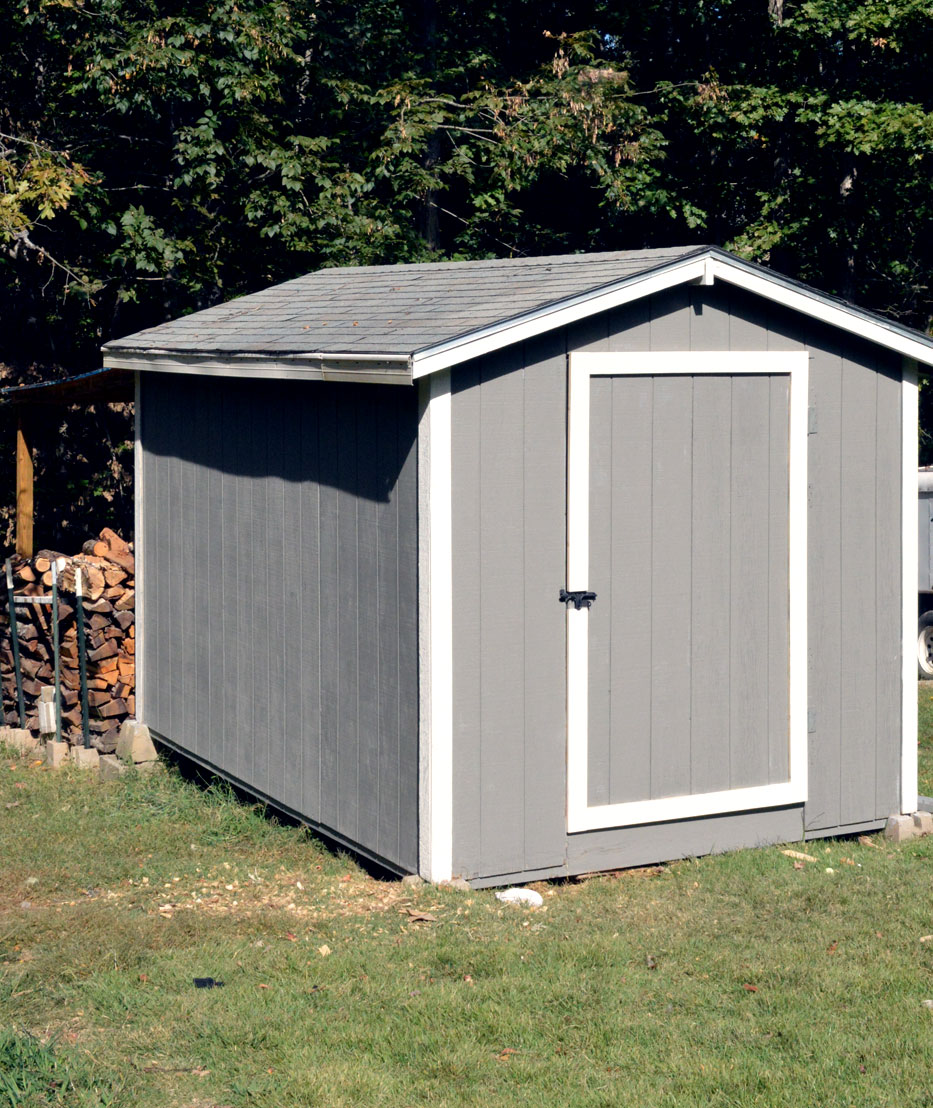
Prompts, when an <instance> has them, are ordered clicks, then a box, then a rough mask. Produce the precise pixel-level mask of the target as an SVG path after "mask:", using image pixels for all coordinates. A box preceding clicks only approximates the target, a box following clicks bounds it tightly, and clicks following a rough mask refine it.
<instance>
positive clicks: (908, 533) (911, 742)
mask: <svg viewBox="0 0 933 1108" xmlns="http://www.w3.org/2000/svg"><path fill="white" fill-rule="evenodd" d="M918 401H919V390H918V381H917V363H916V362H915V361H913V360H912V359H910V358H905V359H904V369H903V377H902V384H901V465H902V476H901V573H902V578H901V602H902V615H901V626H902V647H901V661H902V663H903V666H902V673H901V694H902V699H901V772H900V778H901V811H902V812H913V811H915V810H916V808H917V791H918V784H917V776H918V773H917V556H918V541H919V534H918V519H917V464H918V457H917V422H918Z"/></svg>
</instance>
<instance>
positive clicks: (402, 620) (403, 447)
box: [386, 386, 418, 871]
mask: <svg viewBox="0 0 933 1108" xmlns="http://www.w3.org/2000/svg"><path fill="white" fill-rule="evenodd" d="M388 387H389V388H391V387H392V386H388ZM412 393H414V390H412ZM396 413H397V414H396V417H395V418H396V425H397V437H398V454H397V458H398V470H397V471H396V472H397V477H396V479H395V486H394V495H395V497H396V502H397V513H396V516H395V518H396V521H397V522H396V535H397V544H398V611H397V613H396V616H395V620H396V623H397V625H398V640H399V646H398V655H399V667H398V672H399V695H398V733H399V763H398V770H397V774H398V801H397V804H398V811H399V815H398V828H399V846H398V854H397V856H395V860H396V861H397V862H398V864H399V865H401V866H404V867H405V868H406V869H408V870H411V871H416V870H417V869H418V646H417V644H418V525H417V520H418V450H417V429H418V408H417V397H416V396H415V395H412V396H411V397H410V398H409V397H406V396H405V395H404V394H402V395H400V396H398V397H397V398H396ZM386 857H389V855H388V854H387V855H386Z"/></svg>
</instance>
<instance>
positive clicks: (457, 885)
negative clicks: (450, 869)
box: [441, 877, 472, 893]
mask: <svg viewBox="0 0 933 1108" xmlns="http://www.w3.org/2000/svg"><path fill="white" fill-rule="evenodd" d="M441 888H442V889H459V890H460V892H462V893H468V892H471V891H472V890H471V887H470V882H469V881H467V880H465V879H464V878H463V877H451V879H450V880H449V881H442V882H441Z"/></svg>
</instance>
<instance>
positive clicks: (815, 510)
mask: <svg viewBox="0 0 933 1108" xmlns="http://www.w3.org/2000/svg"><path fill="white" fill-rule="evenodd" d="M568 349H573V350H586V349H589V350H652V349H654V350H690V349H693V350H710V349H714V350H715V349H723V350H730V349H731V350H800V349H807V350H808V351H809V353H810V404H811V405H812V406H813V408H814V420H815V422H814V425H813V433H812V434H811V435H810V437H809V486H810V488H809V497H810V503H809V521H808V527H809V593H808V595H809V640H810V642H809V687H810V702H809V707H810V718H811V721H812V723H811V726H812V731H811V734H810V735H809V742H810V786H809V793H810V795H809V801H808V803H807V805H806V808H805V820H806V830H807V833H811V834H822V833H823V832H824V831H826V830H830V829H833V828H840V829H844V828H852V827H864V826H868V825H873V824H877V823H878V822H880V821H882V820H883V819H884V818H885V816H887V815H888V814H889V813H890V812H892V811H894V810H895V809H897V808H898V806H899V797H898V780H899V777H898V775H899V764H900V657H901V642H900V629H899V621H900V603H901V602H900V562H899V549H898V546H899V536H900V526H901V525H900V461H899V458H900V390H901V386H900V381H901V368H900V359H899V358H898V357H897V356H895V355H892V354H890V353H888V352H885V351H882V350H878V349H876V348H874V347H870V346H869V345H868V344H865V343H862V342H859V341H858V340H855V339H848V338H846V337H845V336H843V335H841V334H839V333H838V332H835V331H833V330H831V329H830V328H827V327H824V326H823V325H821V324H818V323H816V322H813V321H809V320H806V319H804V318H802V317H799V316H797V315H796V314H794V313H791V312H788V311H786V310H784V309H782V308H780V307H779V306H777V305H771V304H768V303H766V302H764V301H760V300H757V299H756V298H754V297H752V296H750V295H748V294H746V293H743V292H741V291H740V290H735V289H730V288H729V286H727V285H725V284H723V283H721V282H720V283H717V285H715V286H713V287H712V288H701V287H697V286H691V287H689V288H686V287H684V288H679V289H675V290H672V291H671V292H668V293H664V294H660V295H658V296H656V297H653V298H651V299H650V300H646V301H641V302H639V303H637V304H634V305H631V306H628V307H625V308H622V309H619V310H617V311H614V312H610V313H606V314H605V315H602V316H599V317H594V318H592V319H589V320H585V321H583V322H581V323H579V324H576V325H574V326H573V327H571V328H568V329H566V330H564V331H562V332H557V333H555V334H553V335H551V336H549V337H547V338H546V339H542V340H539V341H538V343H536V344H525V345H524V346H516V347H515V348H511V349H509V350H506V351H503V352H501V353H500V354H499V355H498V356H497V358H496V359H495V360H493V359H491V358H490V359H484V360H481V361H478V362H475V363H471V364H469V365H466V366H463V367H460V368H455V369H454V370H453V383H454V397H453V483H454V494H453V495H454V508H455V511H454V524H453V526H454V728H455V731H454V741H455V749H454V766H455V777H454V781H455V798H454V868H455V871H459V872H462V873H464V874H465V875H468V876H480V875H482V876H484V877H491V876H494V875H496V874H509V875H511V876H513V877H515V878H516V879H518V878H519V877H521V875H522V874H523V873H527V874H532V873H544V872H548V873H557V872H580V871H583V870H586V869H590V868H596V867H597V866H611V865H624V864H636V862H635V861H633V859H637V860H638V861H642V862H644V861H647V860H650V859H651V858H652V856H654V858H655V859H660V858H663V857H675V856H677V855H679V854H684V853H690V852H697V851H700V850H703V849H706V848H707V846H709V845H710V843H707V842H706V839H707V838H708V837H710V836H707V835H706V832H705V831H704V832H702V833H699V832H698V830H697V828H701V827H704V826H707V825H706V821H692V822H691V823H687V824H677V823H675V824H669V825H665V829H663V830H661V829H659V828H651V827H649V828H643V829H631V828H629V829H609V830H606V831H599V832H588V833H586V834H585V835H573V836H568V835H567V834H566V823H565V796H566V792H565V790H566V737H565V733H564V720H565V715H566V704H565V689H564V680H565V676H564V675H565V643H564V625H563V613H562V611H561V609H560V605H559V604H558V603H557V599H556V593H557V590H558V589H559V588H560V586H561V585H562V584H563V583H564V574H565V549H564V537H565V505H564V489H565V465H566V445H565V436H566V416H565V408H566V360H565V357H564V354H565V351H566V350H568ZM509 373H511V374H512V378H513V379H512V380H508V381H507V380H503V379H502V378H503V376H504V375H506V374H509ZM490 409H493V411H494V413H495V422H494V423H493V424H487V423H485V422H483V421H484V420H485V419H488V418H489V415H488V413H489V410H490ZM504 428H505V430H504ZM503 439H507V440H508V449H506V448H505V446H504V445H503ZM480 520H482V521H484V524H483V526H482V527H480V526H479V521H480ZM506 533H507V534H506ZM507 536H510V537H507ZM519 586H521V589H520V592H518V593H516V592H515V589H516V588H519ZM711 587H712V584H711ZM779 587H780V582H779V581H778V580H777V579H765V580H762V582H761V592H760V605H761V608H762V610H763V611H764V610H766V609H767V608H768V606H769V604H773V603H774V602H775V590H776V589H778V588H779ZM704 603H707V604H708V603H709V597H708V596H707V597H706V598H705V599H704V596H703V594H702V592H701V591H698V590H696V589H694V590H693V593H692V598H691V604H692V605H699V606H702V605H703V604H704ZM523 605H524V606H523ZM876 659H878V660H879V665H878V668H877V669H876V665H875V660H876ZM714 677H715V675H714ZM714 677H711V680H712V679H714ZM714 691H715V690H714V688H713V689H710V690H705V691H704V690H700V689H698V690H697V691H696V693H693V692H692V693H691V696H690V701H689V712H690V715H691V717H695V716H696V715H697V714H699V715H700V716H702V714H703V712H704V711H708V710H709V704H708V703H707V700H706V699H705V698H706V697H708V696H709V695H712V692H714ZM682 692H683V690H682V688H679V687H677V686H676V685H675V688H674V689H673V690H672V696H676V695H678V694H682ZM770 696H771V692H770V691H769V697H770ZM769 710H770V711H773V712H774V713H775V715H777V714H779V712H780V705H779V704H776V703H774V702H771V704H770V708H769ZM775 759H777V760H775ZM780 770H781V766H780V761H779V755H778V753H777V747H775V746H773V745H772V747H771V761H770V764H769V774H774V775H775V776H777V775H779V773H780ZM696 771H697V772H709V773H710V774H713V775H715V774H716V773H718V772H719V770H718V769H717V768H716V766H715V765H713V766H707V767H702V766H701V765H699V764H698V765H697V767H696ZM709 826H710V827H711V828H712V831H711V837H710V842H712V840H713V839H715V840H716V841H717V842H719V843H720V844H728V845H729V846H739V845H754V844H755V843H758V842H764V841H775V839H776V838H793V837H797V836H799V835H801V834H803V832H804V829H805V827H804V819H803V816H802V814H801V811H800V809H788V810H782V811H781V812H779V813H750V814H743V815H737V816H725V817H721V819H720V820H719V821H718V822H716V824H715V827H712V825H709ZM633 843H634V844H637V848H636V847H635V846H633V845H632V844H633ZM652 844H654V846H656V852H655V850H654V849H653V846H652ZM722 848H725V847H724V846H720V849H722Z"/></svg>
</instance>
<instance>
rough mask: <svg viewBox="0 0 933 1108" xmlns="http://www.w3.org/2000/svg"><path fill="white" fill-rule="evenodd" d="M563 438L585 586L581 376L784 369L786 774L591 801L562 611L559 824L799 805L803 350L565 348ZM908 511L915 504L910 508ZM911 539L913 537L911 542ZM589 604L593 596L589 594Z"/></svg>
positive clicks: (576, 561)
mask: <svg viewBox="0 0 933 1108" xmlns="http://www.w3.org/2000/svg"><path fill="white" fill-rule="evenodd" d="M569 360H570V369H569V372H570V380H569V387H568V392H569V414H568V443H567V588H568V590H570V591H577V590H586V589H588V588H589V468H590V441H589V439H590V435H589V430H590V428H589V424H590V378H591V377H595V376H617V375H623V374H625V375H645V376H654V375H660V374H672V375H673V374H676V375H684V376H687V375H695V374H698V373H708V374H723V375H738V374H754V375H767V376H774V375H782V376H783V375H786V376H787V377H788V378H789V379H790V420H789V422H790V430H789V438H790V441H789V505H788V507H789V535H788V573H789V581H790V587H789V598H788V601H789V611H788V615H789V636H790V638H789V641H790V651H789V659H788V668H789V681H790V689H789V757H790V773H789V777H788V780H787V781H783V782H779V783H776V784H770V785H758V786H754V787H750V788H741V789H730V790H725V791H719V792H710V793H694V794H691V795H687V796H670V797H659V798H655V799H651V800H639V801H632V802H626V803H621V804H604V805H596V806H592V807H591V806H590V805H589V802H588V787H587V740H588V719H587V711H588V700H589V694H588V680H587V674H588V657H587V653H588V609H586V608H581V609H580V610H579V611H577V610H575V609H574V608H573V607H570V608H568V610H567V830H568V831H570V832H574V831H590V830H595V829H598V828H604V827H624V826H631V825H633V824H640V823H659V822H662V821H665V820H674V819H690V818H693V817H697V816H707V815H713V814H717V813H720V812H738V811H748V810H751V809H753V808H771V807H778V806H781V805H786V804H800V803H803V802H804V801H805V800H806V797H807V407H808V401H807V396H808V391H807V390H808V371H809V355H808V354H807V352H806V351H780V352H778V351H768V352H762V351H750V352H739V351H728V352H721V351H689V352H682V353H681V352H661V351H657V352H651V353H647V354H636V353H628V352H625V353H601V352H600V353H590V352H586V353H572V354H571V355H570V359H569ZM914 515H916V511H915V512H914ZM915 545H916V544H915ZM597 603H598V601H597Z"/></svg>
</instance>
